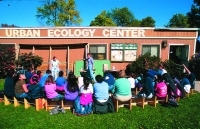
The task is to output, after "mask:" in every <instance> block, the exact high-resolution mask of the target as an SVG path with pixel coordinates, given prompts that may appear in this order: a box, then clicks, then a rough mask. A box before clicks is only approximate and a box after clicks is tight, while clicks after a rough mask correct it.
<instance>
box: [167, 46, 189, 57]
mask: <svg viewBox="0 0 200 129" xmlns="http://www.w3.org/2000/svg"><path fill="white" fill-rule="evenodd" d="M186 45H188V46H189V49H188V61H189V59H190V56H189V54H190V44H175V43H172V44H169V47H168V55H167V59H168V60H169V55H170V46H186Z"/></svg>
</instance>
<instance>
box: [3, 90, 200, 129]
mask: <svg viewBox="0 0 200 129" xmlns="http://www.w3.org/2000/svg"><path fill="white" fill-rule="evenodd" d="M199 100H200V93H196V94H194V95H192V96H190V97H189V98H185V99H181V100H180V101H179V107H177V108H174V107H169V108H166V107H162V106H161V105H160V104H157V107H156V108H154V107H152V106H148V105H147V106H145V109H142V108H140V107H137V106H136V107H135V106H134V107H133V109H132V110H128V109H126V108H120V109H119V112H118V113H112V114H103V115H98V114H92V115H89V116H82V117H79V116H74V115H73V114H72V113H71V112H70V111H69V110H67V112H66V114H62V113H60V114H56V115H52V116H51V115H50V114H49V112H47V111H45V110H41V111H38V112H36V111H35V109H34V108H33V107H31V108H29V109H27V110H26V109H24V107H23V106H19V107H14V106H13V104H11V105H8V106H4V105H3V103H0V128H1V129H22V128H23V129H64V128H67V129H76V128H82V129H87V128H94V129H108V128H109V129H172V128H173V129H186V128H187V129H199V128H200V113H199V111H200V110H199V107H200V103H199Z"/></svg>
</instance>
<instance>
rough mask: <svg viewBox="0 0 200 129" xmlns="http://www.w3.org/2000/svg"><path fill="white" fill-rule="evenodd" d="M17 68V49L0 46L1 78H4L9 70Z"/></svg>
mask: <svg viewBox="0 0 200 129" xmlns="http://www.w3.org/2000/svg"><path fill="white" fill-rule="evenodd" d="M14 68H15V48H14V47H9V46H6V45H0V78H4V77H5V75H6V71H7V70H8V69H14Z"/></svg>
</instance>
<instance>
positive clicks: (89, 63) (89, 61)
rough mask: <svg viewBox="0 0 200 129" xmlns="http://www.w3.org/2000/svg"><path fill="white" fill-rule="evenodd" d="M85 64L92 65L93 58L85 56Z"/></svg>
mask: <svg viewBox="0 0 200 129" xmlns="http://www.w3.org/2000/svg"><path fill="white" fill-rule="evenodd" d="M87 64H88V65H93V64H94V60H93V58H92V57H89V58H87Z"/></svg>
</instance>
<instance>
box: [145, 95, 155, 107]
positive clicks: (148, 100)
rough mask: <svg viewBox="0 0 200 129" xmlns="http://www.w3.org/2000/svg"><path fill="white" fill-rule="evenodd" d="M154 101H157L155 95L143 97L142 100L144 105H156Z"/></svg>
mask: <svg viewBox="0 0 200 129" xmlns="http://www.w3.org/2000/svg"><path fill="white" fill-rule="evenodd" d="M156 103H157V97H156V96H153V97H152V98H145V100H144V105H147V104H149V105H152V106H153V107H156Z"/></svg>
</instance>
